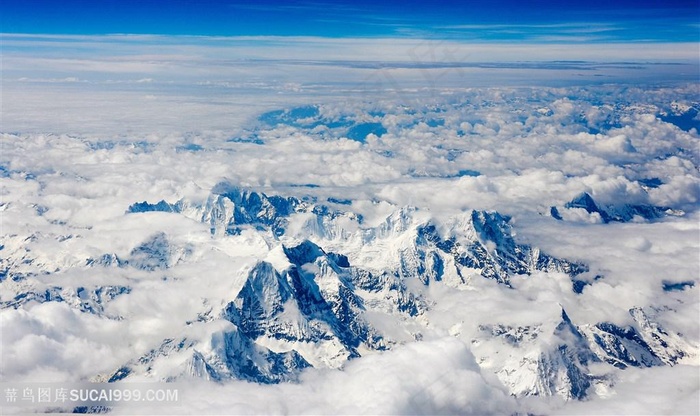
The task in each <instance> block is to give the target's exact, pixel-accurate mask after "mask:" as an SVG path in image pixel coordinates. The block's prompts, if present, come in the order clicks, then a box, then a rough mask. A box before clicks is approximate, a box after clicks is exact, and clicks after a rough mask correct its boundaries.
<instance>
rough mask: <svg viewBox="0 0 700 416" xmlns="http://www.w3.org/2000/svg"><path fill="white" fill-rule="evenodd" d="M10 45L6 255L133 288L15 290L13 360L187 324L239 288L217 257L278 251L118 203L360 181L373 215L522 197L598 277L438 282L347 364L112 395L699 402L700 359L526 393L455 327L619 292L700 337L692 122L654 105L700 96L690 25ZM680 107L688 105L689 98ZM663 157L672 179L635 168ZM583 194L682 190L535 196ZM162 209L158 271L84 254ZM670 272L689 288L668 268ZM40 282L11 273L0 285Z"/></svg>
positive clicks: (529, 214)
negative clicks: (578, 202)
mask: <svg viewBox="0 0 700 416" xmlns="http://www.w3.org/2000/svg"><path fill="white" fill-rule="evenodd" d="M3 49H4V50H3V69H2V71H3V76H2V94H3V97H2V113H3V115H2V134H1V135H0V146H1V147H0V183H1V185H0V192H1V198H2V199H1V201H0V213H1V215H2V216H1V221H2V223H1V227H2V230H1V233H0V239H1V240H0V244H2V247H3V249H2V250H1V251H0V253H1V255H2V256H3V258H7V257H10V256H15V255H16V253H17V252H22V253H24V254H22V255H24V256H25V257H26V258H27V259H32V262H31V264H30V263H27V264H26V265H25V266H23V267H24V269H22V270H21V271H22V272H25V273H35V274H36V276H35V277H34V278H33V279H29V282H30V283H27V284H29V285H34V287H43V286H42V285H59V286H65V287H71V286H80V285H128V286H131V287H133V290H132V292H131V293H129V294H128V295H124V296H122V297H120V298H118V299H117V300H115V301H114V302H111V303H110V304H109V307H108V309H107V310H106V311H105V313H106V315H110V314H111V315H112V316H121V317H124V319H122V320H115V319H108V318H106V317H101V316H97V315H93V314H89V313H83V312H79V311H78V310H77V309H76V308H75V307H72V305H68V304H66V303H60V302H45V303H29V304H26V305H24V306H23V307H21V308H18V309H13V308H6V309H3V310H2V311H1V312H0V322H1V325H2V331H1V332H0V334H1V335H2V340H1V343H0V344H1V347H2V351H1V355H2V368H1V371H0V376H1V378H2V381H3V382H8V381H54V382H61V381H76V380H85V379H89V378H91V377H93V376H95V375H96V374H102V373H106V372H109V371H113V370H114V369H115V368H118V367H119V366H121V365H122V364H123V363H124V362H126V361H127V360H129V359H131V358H134V357H138V356H139V355H140V354H142V353H143V352H144V351H146V350H148V348H151V347H152V345H154V343H156V344H157V343H158V342H160V341H161V340H162V339H164V338H166V337H168V336H172V334H173V333H181V334H183V335H187V334H186V331H188V329H187V328H186V327H185V325H184V322H185V321H186V320H187V319H189V318H190V316H189V315H190V313H189V311H191V310H193V309H196V308H198V307H201V304H200V300H201V299H211V300H212V302H213V303H216V302H217V301H218V302H222V301H223V300H224V299H226V297H227V296H228V297H229V298H230V296H231V295H232V293H233V291H235V288H236V282H233V281H232V279H231V278H230V274H228V271H230V270H239V269H243V268H245V267H250V265H251V264H253V263H254V262H255V261H256V260H258V259H260V258H261V257H264V256H265V255H266V254H267V249H268V247H267V246H266V243H265V242H264V241H260V240H259V239H256V237H255V236H254V235H246V234H245V233H244V234H242V235H240V236H234V237H230V238H228V239H226V240H221V241H220V240H215V239H213V238H212V236H211V235H210V233H209V229H208V227H207V226H206V225H203V224H200V223H197V222H194V221H191V220H189V219H187V218H185V217H174V216H172V215H167V214H162V215H160V214H154V215H150V216H148V217H143V216H135V215H132V216H129V215H125V211H126V210H127V208H128V207H129V206H130V205H131V204H133V203H135V202H139V201H144V200H146V201H149V202H157V201H159V200H166V201H169V202H175V201H177V200H179V199H181V198H188V199H190V200H195V201H197V200H200V201H201V200H204V199H205V198H206V197H207V195H208V194H209V192H210V191H211V189H212V187H213V186H214V185H216V184H217V183H219V182H220V181H221V180H227V181H230V182H232V183H237V184H240V185H241V186H246V187H251V188H253V189H257V190H262V191H264V192H266V193H269V194H282V195H297V196H310V197H317V198H319V199H325V198H328V197H332V198H337V199H351V200H353V201H354V202H353V204H352V210H353V211H354V212H357V213H360V214H362V215H363V216H364V218H365V219H366V221H367V224H370V225H371V224H376V223H378V222H380V221H381V220H382V219H383V218H384V216H386V215H388V214H389V213H390V212H391V211H392V210H393V209H395V207H400V206H405V205H412V206H417V207H419V208H421V209H424V210H427V211H428V212H429V213H430V215H431V216H434V217H435V218H442V219H446V218H449V217H450V216H452V215H455V214H456V213H459V212H461V211H463V210H466V209H480V210H497V211H499V212H501V213H503V214H507V215H510V216H512V217H513V220H512V221H513V226H514V228H515V230H516V231H517V233H518V234H517V236H516V240H517V241H519V242H523V243H528V244H535V245H537V246H538V247H541V248H542V249H543V251H546V252H547V253H550V254H552V255H555V256H558V257H563V258H567V259H572V260H577V261H581V262H584V263H586V264H588V265H589V266H590V267H591V268H593V269H595V270H600V271H601V273H604V275H605V279H604V280H603V281H601V282H599V283H596V284H595V285H592V286H590V287H588V288H586V290H584V292H583V293H582V294H581V295H576V294H574V293H573V292H572V291H571V289H570V281H569V280H568V277H566V276H560V277H559V278H557V276H554V277H553V276H552V275H533V276H532V277H531V278H527V279H526V278H517V279H514V281H513V286H514V287H515V288H516V289H517V290H516V291H513V290H510V289H506V288H503V287H499V286H497V285H492V284H490V283H478V282H477V283H475V284H476V286H477V287H478V290H477V291H450V290H447V289H445V288H442V289H441V288H440V287H436V288H433V287H431V288H430V290H433V291H436V292H435V293H432V294H431V296H433V298H434V299H439V302H437V303H436V304H435V305H434V307H432V308H431V310H430V311H429V312H428V314H427V317H426V319H427V320H428V321H429V322H430V323H431V324H430V325H432V329H431V331H428V333H429V335H428V336H427V337H426V339H425V340H424V341H422V342H409V343H406V344H405V345H401V346H399V347H397V348H395V349H393V350H392V351H390V352H382V353H376V354H369V355H367V356H365V357H362V358H361V359H357V360H353V361H351V362H348V363H347V364H346V365H345V367H344V368H343V369H342V371H341V370H324V369H311V370H308V371H306V372H304V374H303V375H302V377H301V380H300V382H299V383H298V384H280V385H273V386H264V385H256V384H251V383H246V382H238V381H234V382H230V383H225V384H222V385H214V384H212V383H209V382H191V384H189V385H187V387H186V388H185V389H184V391H185V395H184V397H186V400H185V402H184V403H182V404H180V405H178V406H177V407H166V408H163V407H161V408H156V407H152V408H143V407H141V408H139V409H133V408H128V407H125V408H117V409H115V413H120V412H124V413H131V412H145V413H155V412H161V413H173V412H177V413H180V412H181V413H200V414H249V413H263V414H269V413H280V414H321V413H337V414H359V413H365V414H515V413H519V412H520V413H526V412H533V413H562V414H590V413H601V414H671V413H677V414H680V413H688V414H693V413H695V414H697V413H698V411H700V409H698V391H700V376H699V375H698V363H697V362H691V363H684V364H683V365H678V366H676V367H662V368H651V369H628V370H625V371H619V372H618V374H617V375H616V377H617V378H616V380H617V381H616V384H615V386H614V387H613V388H612V392H611V393H610V394H609V395H608V396H607V397H601V396H597V397H595V398H593V399H591V400H589V401H585V402H569V403H564V402H562V401H560V400H559V399H556V398H550V399H545V398H541V399H538V398H527V399H516V398H514V397H511V396H509V395H508V392H507V391H506V390H505V388H504V387H503V386H502V385H499V382H498V380H497V379H495V377H494V375H493V374H491V373H489V372H488V371H485V370H483V369H482V368H480V366H479V365H478V364H477V361H476V359H475V356H474V354H473V353H472V351H471V346H470V340H471V337H472V336H473V334H471V333H469V331H468V330H466V329H465V330H464V331H462V330H460V328H461V325H462V324H463V323H464V322H465V321H466V322H469V321H479V322H482V321H488V320H489V319H493V320H497V321H498V322H512V323H522V322H542V321H543V320H547V319H549V318H548V317H550V316H552V317H556V316H558V314H560V311H561V307H564V308H565V309H566V310H567V313H568V314H569V315H570V316H571V318H572V320H573V321H574V322H576V323H577V324H586V323H597V322H601V321H608V322H614V323H617V324H619V325H627V324H630V323H631V318H630V316H629V313H628V312H627V311H628V310H629V309H630V308H632V307H635V306H651V307H653V308H655V310H657V311H658V316H656V319H657V320H658V322H659V323H661V324H662V325H663V326H664V327H665V328H667V329H670V330H671V331H674V332H677V333H682V334H683V335H684V337H685V338H686V339H687V340H688V341H689V342H691V343H693V345H697V344H698V341H699V340H700V328H699V325H698V319H697V318H698V316H699V314H700V299H699V297H698V286H699V285H700V263H699V261H698V252H699V250H700V231H699V227H698V220H699V219H700V217H699V215H700V213H698V210H697V204H698V198H700V179H699V177H698V166H699V165H700V160H699V158H700V155H699V154H698V140H699V137H698V130H697V127H695V128H685V126H679V125H676V124H674V123H673V122H669V121H667V120H670V119H668V118H665V115H668V114H670V113H672V112H673V111H674V109H675V110H677V111H681V110H682V111H685V110H687V109H693V108H694V109H695V110H696V111H695V114H697V110H698V109H699V106H698V100H697V97H698V96H700V84H698V83H697V75H698V64H697V62H698V60H697V58H698V57H697V45H685V44H676V45H651V46H649V47H647V48H638V47H626V48H621V47H620V46H619V45H618V46H617V47H616V46H615V45H596V46H595V47H593V46H584V45H580V46H578V45H577V46H574V47H571V48H569V47H566V48H564V47H561V46H557V45H538V46H534V45H528V46H524V47H516V45H507V44H503V45H489V46H488V47H487V46H485V45H461V44H459V43H451V42H444V41H409V40H391V41H389V40H385V41H369V40H355V41H350V40H324V39H316V38H298V39H292V40H289V39H286V40H284V39H275V38H263V39H254V38H245V39H235V40H231V39H201V38H172V37H151V36H144V37H139V36H110V37H43V36H20V35H3ZM574 60H575V61H574ZM309 106H311V107H309ZM294 108H311V109H312V110H310V111H311V112H310V113H309V114H308V115H307V116H306V117H300V118H297V119H294V120H292V121H290V122H283V123H269V122H266V121H265V119H264V118H263V119H261V118H260V116H261V115H263V114H265V113H269V112H270V111H275V110H290V109H294ZM678 109H680V110H678ZM686 113H687V111H686ZM347 120H350V121H349V123H354V124H358V123H374V124H381V126H382V127H383V130H384V131H382V132H381V134H369V135H368V136H367V137H366V138H364V139H362V140H353V139H351V138H348V137H347V136H348V135H347V130H346V129H344V128H334V127H333V124H332V123H333V122H334V121H336V122H337V121H347ZM690 122H691V123H695V126H697V125H698V117H697V115H696V116H695V118H694V119H693V120H690ZM681 127H684V128H681ZM652 178H656V179H658V180H659V181H660V183H661V184H660V185H659V186H656V187H651V188H650V187H645V186H644V182H643V181H644V180H648V179H652ZM640 181H642V182H640ZM581 192H588V193H589V194H591V195H592V196H593V197H594V198H595V200H596V201H598V202H601V203H605V204H620V203H632V204H649V205H656V206H664V207H671V208H673V209H675V210H679V211H683V212H684V213H685V214H684V215H682V216H678V217H675V216H673V217H667V218H664V219H662V220H658V221H653V222H648V221H636V222H630V223H625V224H602V223H600V219H599V218H596V217H595V216H592V215H589V214H588V213H584V212H578V214H576V215H578V217H576V218H574V217H571V218H567V221H556V220H554V219H553V218H551V217H550V216H548V215H547V213H548V212H549V207H551V206H561V205H563V204H565V203H566V202H567V201H570V200H571V199H572V198H573V197H575V196H576V195H578V194H579V193H581ZM572 215H574V214H572ZM159 231H165V232H166V233H167V234H168V236H169V237H170V238H172V239H173V240H174V241H175V242H176V243H177V244H178V245H179V246H182V247H191V253H189V254H188V256H189V257H188V259H187V261H186V262H185V263H184V264H183V265H180V266H178V267H177V268H174V269H173V270H172V271H171V272H169V273H171V275H170V276H169V279H165V280H164V279H162V278H161V276H153V275H151V274H149V273H147V272H136V271H129V272H128V273H127V272H125V271H124V270H122V269H109V268H105V269H103V270H100V273H99V274H96V273H95V272H94V271H93V270H86V269H84V268H81V267H78V266H80V265H82V264H84V261H85V259H86V258H95V257H98V256H100V255H101V254H103V253H116V254H117V255H120V256H124V257H126V256H128V253H129V251H130V250H131V249H132V248H133V247H134V246H136V245H138V244H139V243H140V242H142V241H144V240H145V239H147V238H148V237H149V236H151V235H153V234H154V233H155V232H159ZM212 247H214V249H212ZM23 250H24V251H23ZM56 270H60V272H56ZM130 273H131V274H130ZM665 281H673V282H681V281H690V282H694V285H695V286H694V287H691V288H688V289H686V290H684V291H677V292H664V291H663V290H662V286H663V282H665ZM23 284H24V283H23ZM29 289H31V287H30V286H27V287H25V288H22V287H20V288H18V287H16V286H13V282H11V281H10V280H9V279H6V280H3V281H2V283H0V300H2V301H6V300H7V297H8V296H11V295H13V294H15V293H16V292H17V291H18V290H19V291H21V290H29ZM533 305H536V306H534V307H533ZM73 306H74V305H73ZM190 335H192V336H194V337H196V336H197V334H190ZM696 361H697V358H696Z"/></svg>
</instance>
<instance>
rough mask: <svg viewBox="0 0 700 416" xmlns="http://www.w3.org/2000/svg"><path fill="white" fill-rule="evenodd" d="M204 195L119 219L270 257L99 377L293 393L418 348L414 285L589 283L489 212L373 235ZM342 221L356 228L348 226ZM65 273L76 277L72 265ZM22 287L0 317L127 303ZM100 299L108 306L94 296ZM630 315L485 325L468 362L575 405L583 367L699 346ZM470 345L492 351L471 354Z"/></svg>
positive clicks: (238, 194)
mask: <svg viewBox="0 0 700 416" xmlns="http://www.w3.org/2000/svg"><path fill="white" fill-rule="evenodd" d="M214 191H217V192H214ZM214 191H213V192H212V195H211V196H210V197H209V198H208V199H207V200H206V201H205V202H204V203H203V204H196V203H193V202H191V201H187V200H184V199H182V200H179V201H177V202H175V203H168V202H165V201H160V202H158V203H155V204H150V203H148V202H141V203H136V204H133V205H132V206H130V207H129V209H128V211H127V212H128V214H127V215H139V214H144V215H148V214H147V213H148V212H154V211H156V212H166V213H171V214H174V215H184V216H186V217H187V218H190V219H192V220H195V221H198V222H202V223H205V224H207V225H208V226H209V227H210V231H211V233H212V235H213V238H215V239H217V238H224V237H226V236H235V235H238V234H240V233H243V232H248V231H250V232H254V233H258V234H260V235H262V236H264V238H265V240H266V241H268V242H269V246H270V250H269V253H267V254H265V255H262V256H261V258H260V259H258V260H257V261H256V262H255V263H254V264H252V265H251V266H250V267H247V268H244V269H242V270H239V271H238V272H236V273H235V275H236V277H235V279H238V280H240V281H241V284H240V287H239V289H237V292H235V293H231V294H229V295H227V297H226V300H225V302H224V303H222V304H221V305H211V304H207V305H203V307H202V309H201V310H196V311H192V315H196V318H194V317H193V319H192V321H191V322H188V324H187V325H188V327H190V326H192V327H195V326H198V327H202V328H205V329H201V331H203V334H202V333H201V331H200V333H199V334H195V335H182V334H177V333H173V334H172V336H171V337H168V338H165V339H163V340H161V341H160V342H159V343H156V344H154V345H153V346H152V348H151V349H150V350H149V351H147V352H146V353H144V354H143V355H142V356H140V357H138V358H135V359H133V360H131V361H129V362H127V363H124V365H123V366H122V367H120V368H118V369H115V371H114V372H113V373H110V374H102V375H99V376H98V378H99V379H104V380H111V381H117V380H120V379H124V378H129V377H150V378H160V379H165V380H176V379H178V378H181V377H197V378H205V379H209V380H214V381H224V380H226V379H231V378H235V379H244V380H249V381H254V382H259V383H276V382H281V381H293V380H295V379H296V378H297V376H298V375H299V373H300V372H301V371H303V370H304V369H305V368H308V367H319V368H324V367H330V368H338V367H342V366H343V364H344V363H345V362H346V361H347V360H349V359H353V358H356V357H359V356H362V355H365V354H368V353H371V352H372V351H373V350H384V349H391V348H392V347H393V346H394V345H396V344H397V343H402V342H407V340H419V339H421V337H422V334H421V330H416V329H415V328H416V325H415V324H414V323H416V322H420V321H421V320H423V319H424V317H423V314H424V312H425V311H426V310H428V309H429V308H430V307H431V302H433V300H431V299H427V298H425V297H424V294H423V293H422V292H421V291H416V290H415V288H412V287H411V284H410V283H411V282H412V281H417V282H420V284H421V285H422V286H424V287H426V286H430V285H432V284H438V282H439V284H445V285H447V286H450V287H453V288H455V289H456V290H461V289H462V288H465V287H469V285H470V281H471V280H472V279H474V278H486V279H489V280H491V281H493V282H495V283H496V284H499V285H502V286H503V287H506V288H510V289H513V286H512V285H511V280H512V278H513V277H514V276H516V275H528V274H530V273H534V272H545V273H564V274H566V275H568V276H569V277H570V278H571V280H572V291H574V292H575V293H580V290H578V291H577V290H576V287H577V286H576V285H577V282H581V280H577V279H578V276H579V275H585V274H587V273H588V267H587V266H586V265H584V264H581V263H577V262H572V261H567V260H564V259H558V258H555V257H552V256H550V255H547V254H546V253H542V252H541V251H540V250H539V249H537V248H536V247H532V246H529V245H525V244H519V243H518V242H517V241H516V240H515V238H514V236H513V231H512V228H511V225H510V223H509V221H510V219H509V218H508V217H506V216H503V215H501V214H499V213H497V212H484V211H466V212H463V213H461V214H460V215H457V216H455V217H453V218H451V219H450V220H448V221H446V222H439V221H437V220H435V219H434V218H431V216H430V215H429V213H426V212H425V211H422V210H420V209H417V208H414V207H403V208H398V209H397V210H396V211H395V212H394V213H392V214H391V215H389V216H388V217H387V218H386V220H385V221H384V222H383V223H381V224H379V225H378V226H375V227H369V226H365V225H364V224H363V222H362V217H361V216H359V215H357V214H354V213H352V212H343V211H339V210H337V209H334V208H332V207H329V206H325V205H322V204H317V203H316V201H314V200H310V199H307V200H303V199H298V198H295V197H281V196H268V195H266V194H264V193H261V192H255V191H251V190H245V189H240V188H237V187H234V186H232V185H230V184H219V185H217V186H216V187H215V188H214ZM348 208H351V207H348ZM341 220H342V221H341ZM347 221H352V222H353V223H354V226H353V227H346V225H344V224H347ZM292 224H293V225H294V227H291V226H290V225H292ZM36 238H39V237H36ZM194 250H195V247H193V246H190V245H187V244H181V243H178V242H176V241H175V240H174V239H172V238H171V236H169V235H168V234H166V233H164V232H158V233H155V234H153V235H152V236H150V237H149V238H147V239H145V240H144V241H142V242H141V243H139V244H137V245H136V246H134V247H133V249H131V251H130V252H129V254H128V255H127V256H121V257H120V256H118V255H116V254H114V253H105V254H103V255H101V256H97V257H89V258H86V259H84V260H83V261H82V262H79V267H83V268H86V269H91V270H95V271H99V270H100V268H117V269H120V270H124V271H130V270H138V271H140V272H143V273H146V274H159V273H161V274H167V273H168V271H169V270H171V269H173V268H177V267H178V266H179V265H181V264H187V263H188V262H189V261H190V259H189V258H190V256H191V255H192V252H193V251H194ZM16 252H17V253H20V254H21V255H22V257H19V258H14V257H13V255H12V253H10V252H9V251H7V252H5V253H3V257H2V259H3V266H4V267H5V268H6V272H5V276H6V279H5V280H9V281H12V282H15V283H18V284H24V283H27V282H28V281H31V280H32V276H28V275H26V274H22V273H18V274H14V267H15V266H17V265H22V264H24V265H26V263H25V261H26V260H27V259H28V258H29V259H30V260H31V253H32V252H31V251H28V252H22V251H21V250H19V251H16ZM6 253H9V255H6ZM341 253H342V254H341ZM263 254H264V253H263ZM62 267H78V266H76V262H75V261H73V262H72V263H71V264H68V265H64V266H62ZM49 270H50V269H47V271H46V273H48V274H50V273H51V271H49ZM598 278H600V276H596V279H598ZM589 280H591V279H589ZM27 287H29V286H21V287H19V286H18V289H17V291H18V292H20V293H18V294H17V296H16V297H15V298H14V299H12V300H8V301H5V299H2V300H3V304H2V306H3V307H13V308H18V307H22V305H24V304H25V303H26V302H28V301H36V302H49V301H56V302H60V301H64V302H67V303H69V304H71V305H74V307H76V308H80V309H81V310H82V311H84V312H87V313H94V314H97V315H101V314H103V313H104V306H105V305H106V304H107V303H108V302H109V301H111V300H113V299H114V298H118V297H119V296H128V295H129V293H130V291H131V288H130V287H129V286H128V285H122V286H114V288H110V287H108V286H104V287H96V288H94V289H89V290H91V291H92V292H85V293H94V295H89V296H87V297H88V298H89V299H92V300H91V301H92V302H93V303H94V304H95V305H94V306H92V305H91V306H90V307H81V306H78V305H80V304H81V303H80V302H77V301H76V299H82V298H85V297H86V296H85V294H81V293H83V292H79V291H78V290H76V291H75V292H74V293H73V292H70V291H69V292H65V290H64V292H65V293H67V295H63V296H61V297H59V296H55V295H54V294H53V293H54V292H55V290H56V289H52V290H53V291H52V290H49V291H47V290H46V289H45V288H44V287H41V286H36V287H35V288H34V289H31V290H29V289H27ZM84 290H85V289H83V291H84ZM45 293H49V295H47V296H44V295H43V294H45ZM62 293H63V292H62ZM72 293H73V294H72ZM102 293H106V294H113V295H109V296H105V295H102V296H101V297H100V295H99V294H102ZM25 299H27V300H26V301H25ZM205 303H206V300H205ZM634 311H635V312H634V314H632V317H633V319H634V320H635V324H634V325H633V326H629V327H620V326H617V325H614V324H611V323H607V322H600V323H598V324H596V325H582V326H577V325H575V324H574V323H572V322H571V320H570V319H569V318H568V316H567V315H566V313H565V312H562V316H561V319H560V320H559V321H556V320H554V321H552V322H549V323H548V325H549V326H548V329H546V328H544V327H537V328H535V327H498V326H488V325H484V326H483V328H481V329H482V330H481V335H479V336H477V337H476V338H475V339H474V341H475V342H476V344H475V355H476V356H477V357H479V358H480V359H482V360H484V363H486V364H484V368H486V369H489V370H491V371H493V372H494V373H495V374H496V375H497V377H498V378H499V380H500V381H501V382H502V383H503V384H504V385H505V386H506V388H508V389H509V391H510V392H511V393H512V394H514V395H517V396H526V395H559V396H562V397H565V398H570V399H582V398H584V397H586V396H587V395H588V394H590V391H591V387H592V386H595V385H596V384H600V383H605V382H606V380H605V378H604V377H600V376H599V375H595V374H592V373H591V371H590V370H589V364H590V363H594V362H595V363H608V364H610V365H611V367H617V368H625V367H627V366H655V365H673V364H675V363H677V362H678V361H679V360H681V359H683V358H684V357H689V356H694V354H696V352H695V347H694V346H693V345H691V344H689V343H688V342H686V341H685V340H683V338H682V337H681V336H679V335H678V334H674V333H671V332H668V331H665V330H664V329H663V328H661V327H660V326H659V325H658V324H656V323H654V322H652V321H650V320H649V319H648V318H646V317H644V316H645V315H644V313H643V311H641V309H639V311H641V312H639V311H637V310H636V309H635V310H634ZM368 312H371V313H373V314H377V313H379V314H382V316H385V317H386V319H390V320H392V322H394V323H395V324H396V325H398V326H400V327H401V328H403V326H401V325H404V323H406V322H411V323H412V324H411V325H406V327H405V328H404V329H402V331H403V332H404V337H403V338H401V337H399V338H396V336H395V335H396V334H385V333H383V332H382V330H381V329H379V328H378V327H377V326H376V325H375V324H374V323H373V321H372V319H370V318H369V315H368ZM631 313H632V312H631ZM105 317H107V318H117V319H120V317H110V316H107V315H105ZM643 317H644V318H643ZM420 325H423V324H419V325H418V326H420ZM543 334H546V336H544V335H543ZM543 340H544V341H546V342H542V341H543ZM478 344H482V345H488V348H486V349H483V348H482V349H480V348H479V347H478ZM493 351H501V352H503V351H507V352H508V354H509V355H510V357H512V359H509V360H505V361H503V362H501V363H498V364H497V365H493V364H489V363H492V362H493V360H492V359H491V358H489V357H491V355H492V353H493Z"/></svg>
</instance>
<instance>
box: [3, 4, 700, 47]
mask: <svg viewBox="0 0 700 416" xmlns="http://www.w3.org/2000/svg"><path fill="white" fill-rule="evenodd" d="M0 12H1V13H0V14H1V15H2V17H1V19H2V21H1V23H2V29H1V31H2V32H4V33H35V34H37V33H42V34H109V33H129V34H164V35H204V36H270V35H272V36H322V37H420V38H450V39H460V40H467V41H541V42H620V41H623V42H625V41H635V42H644V41H656V42H658V41H663V42H667V41H671V42H696V41H698V38H699V30H700V2H698V0H676V1H651V0H639V1H629V0H623V1H611V0H589V1H587V2H565V1H554V0H533V1H527V2H524V1H522V0H491V1H486V0H467V1H442V2H426V1H412V0H403V1H398V0H388V1H386V0H385V1H369V0H358V1H352V2H347V1H346V2H343V1H341V2H326V1H297V2H282V1H271V0H263V1H257V2H250V1H247V2H246V1H238V0H228V1H227V0H199V1H185V0H171V1H165V0H146V1H137V0H60V1H59V0H53V1H49V0H2V2H0Z"/></svg>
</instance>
